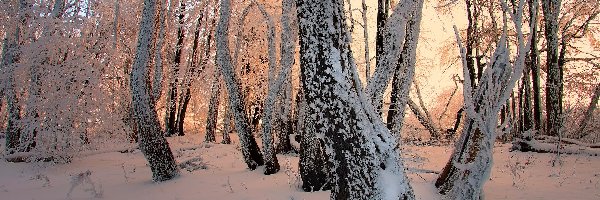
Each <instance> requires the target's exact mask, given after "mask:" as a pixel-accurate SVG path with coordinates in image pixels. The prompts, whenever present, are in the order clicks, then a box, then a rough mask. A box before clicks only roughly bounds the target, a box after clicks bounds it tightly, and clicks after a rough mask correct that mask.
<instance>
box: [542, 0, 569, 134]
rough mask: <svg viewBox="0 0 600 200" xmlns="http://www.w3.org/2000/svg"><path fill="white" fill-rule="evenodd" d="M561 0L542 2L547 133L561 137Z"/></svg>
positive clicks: (545, 0)
mask: <svg viewBox="0 0 600 200" xmlns="http://www.w3.org/2000/svg"><path fill="white" fill-rule="evenodd" d="M560 4H561V1H560V0H542V11H543V14H544V21H545V23H544V34H545V36H546V41H547V50H546V57H547V58H546V67H547V68H548V70H547V73H546V113H547V114H546V115H547V118H546V126H547V128H546V133H547V135H550V136H559V135H560V129H561V126H562V97H563V64H564V63H559V62H560V60H559V46H558V28H559V27H558V15H559V14H560Z"/></svg>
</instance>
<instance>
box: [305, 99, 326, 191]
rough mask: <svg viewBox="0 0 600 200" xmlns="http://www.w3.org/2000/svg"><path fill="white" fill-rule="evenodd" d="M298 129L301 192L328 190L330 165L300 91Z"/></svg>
mask: <svg viewBox="0 0 600 200" xmlns="http://www.w3.org/2000/svg"><path fill="white" fill-rule="evenodd" d="M298 93H300V95H298V98H299V99H297V101H298V102H299V103H298V108H299V109H298V111H297V112H298V116H297V117H298V126H299V127H301V128H299V129H298V131H299V132H300V133H299V134H300V137H301V138H300V152H299V153H300V161H299V166H298V170H299V171H300V177H301V178H302V190H304V191H305V192H313V191H320V190H330V189H331V187H332V184H333V183H332V178H333V177H332V173H331V172H332V171H331V164H330V163H328V157H327V154H326V153H325V144H324V142H323V140H322V139H319V138H318V137H317V130H315V126H314V121H312V119H311V117H310V116H308V115H307V113H306V111H307V109H308V107H307V104H306V101H305V100H304V94H303V92H302V90H300V91H298Z"/></svg>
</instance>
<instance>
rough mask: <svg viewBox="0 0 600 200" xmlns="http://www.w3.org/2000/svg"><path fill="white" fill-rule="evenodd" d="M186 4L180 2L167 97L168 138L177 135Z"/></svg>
mask: <svg viewBox="0 0 600 200" xmlns="http://www.w3.org/2000/svg"><path fill="white" fill-rule="evenodd" d="M184 11H185V2H184V0H180V1H179V10H178V14H177V44H176V45H175V56H174V60H173V66H172V67H171V82H170V83H169V92H168V96H167V109H166V115H165V117H166V120H165V126H166V127H165V130H166V135H167V136H173V135H175V133H177V130H176V129H177V126H176V124H175V119H176V117H177V87H179V85H178V84H179V69H180V68H181V63H182V62H183V56H182V54H183V52H182V50H183V41H184V39H185V34H184V29H183V28H184V27H185V26H184V24H183V23H184V17H185V13H184Z"/></svg>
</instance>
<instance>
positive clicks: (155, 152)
mask: <svg viewBox="0 0 600 200" xmlns="http://www.w3.org/2000/svg"><path fill="white" fill-rule="evenodd" d="M155 13H156V0H145V1H144V8H143V11H142V21H141V23H140V30H139V34H138V42H137V48H136V49H137V50H136V53H135V59H134V63H133V67H132V71H131V85H130V87H131V95H132V102H133V111H134V113H135V121H136V125H137V129H138V133H139V135H138V137H139V148H140V150H141V151H142V153H143V154H144V156H145V157H146V160H148V163H149V165H150V169H151V170H152V180H154V181H155V182H161V181H166V180H169V179H172V178H174V177H176V176H178V174H179V172H178V170H177V167H176V164H175V158H174V157H173V153H172V152H171V148H170V147H169V143H168V142H167V140H166V139H165V138H164V135H163V133H162V131H161V129H160V123H159V122H158V116H157V114H156V111H155V105H154V103H153V100H152V98H151V95H150V92H151V91H150V87H149V85H148V84H149V75H148V74H149V73H148V72H149V69H150V67H151V65H150V64H149V60H150V59H151V55H150V51H151V48H153V45H152V44H153V43H154V41H155V40H156V38H154V37H153V36H155V34H154V33H155V31H157V30H155V29H153V26H154V21H155V17H156V15H155Z"/></svg>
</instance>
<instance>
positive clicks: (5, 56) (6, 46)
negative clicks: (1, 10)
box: [0, 27, 21, 154]
mask: <svg viewBox="0 0 600 200" xmlns="http://www.w3.org/2000/svg"><path fill="white" fill-rule="evenodd" d="M19 29H20V28H19V27H17V28H16V30H15V33H14V35H13V37H11V38H9V36H8V35H9V34H7V36H6V38H4V43H3V47H2V64H1V66H0V67H2V69H3V71H5V72H6V73H7V75H8V77H7V78H6V80H5V82H4V84H3V85H5V87H6V88H5V89H6V104H7V111H8V117H7V119H6V121H7V122H6V133H5V134H6V146H5V148H6V149H5V152H6V154H13V153H16V152H17V151H18V148H19V146H20V140H19V138H20V137H21V129H20V128H19V125H18V122H19V120H20V119H21V117H20V112H21V111H20V108H19V105H17V104H18V100H17V94H16V91H15V90H16V89H15V84H14V74H15V69H16V66H15V64H16V62H17V59H18V56H19V55H18V54H19V49H18V48H19V43H18V39H19V34H20V31H19Z"/></svg>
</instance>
